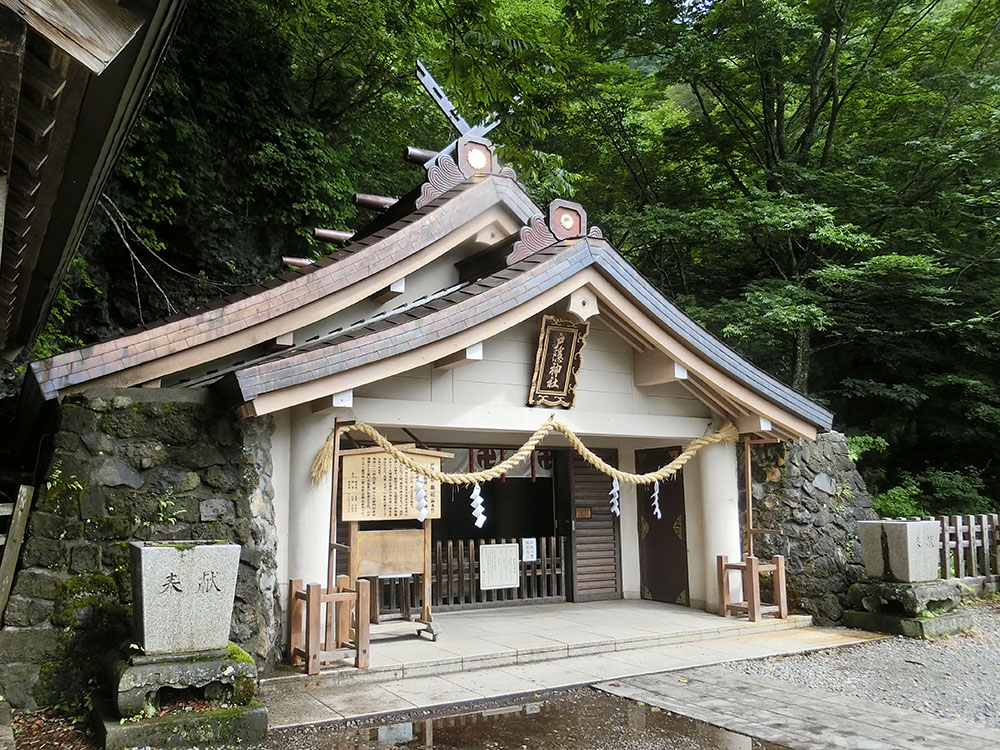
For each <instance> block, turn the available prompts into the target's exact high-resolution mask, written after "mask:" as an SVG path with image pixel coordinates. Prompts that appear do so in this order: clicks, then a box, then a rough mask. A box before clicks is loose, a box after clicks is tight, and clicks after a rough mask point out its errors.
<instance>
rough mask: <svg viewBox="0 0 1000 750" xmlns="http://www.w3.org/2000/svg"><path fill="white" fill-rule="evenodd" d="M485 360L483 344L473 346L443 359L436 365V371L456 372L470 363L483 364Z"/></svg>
mask: <svg viewBox="0 0 1000 750" xmlns="http://www.w3.org/2000/svg"><path fill="white" fill-rule="evenodd" d="M482 359H483V344H482V342H479V343H478V344H473V345H472V346H467V347H465V349H462V350H460V351H457V352H455V353H454V354H449V355H448V356H447V357H442V358H441V359H439V360H438V361H437V362H435V363H434V369H435V370H454V369H455V368H456V367H461V366H462V365H467V364H469V362H481V361H482Z"/></svg>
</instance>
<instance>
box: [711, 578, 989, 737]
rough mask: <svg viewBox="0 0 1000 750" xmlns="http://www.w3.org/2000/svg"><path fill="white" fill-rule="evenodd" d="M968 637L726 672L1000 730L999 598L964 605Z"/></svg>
mask: <svg viewBox="0 0 1000 750" xmlns="http://www.w3.org/2000/svg"><path fill="white" fill-rule="evenodd" d="M962 606H963V608H964V610H965V611H968V612H972V613H973V616H974V619H975V625H974V626H973V629H972V630H971V631H969V632H968V633H964V634H961V635H955V636H951V637H945V638H940V639H938V640H935V641H923V640H916V639H912V638H904V637H902V636H897V637H893V638H889V639H886V640H882V641H874V642H872V643H866V644H864V645H861V646H850V647H846V648H838V649H830V650H828V651H820V652H814V653H810V654H798V655H795V656H784V657H775V658H771V659H761V660H757V661H742V662H730V663H728V664H724V665H722V666H724V667H726V668H728V669H735V670H738V671H741V672H744V673H745V674H748V675H762V676H765V677H772V678H775V679H779V680H786V681H789V682H796V683H799V684H802V685H806V686H808V687H812V688H819V689H822V690H830V691H832V692H836V693H842V694H844V695H851V696H855V697H857V698H863V699H865V700H869V701H874V702H876V703H888V704H889V705H892V706H898V707H900V708H909V709H913V710H916V711H922V712H924V713H927V714H933V715H935V716H941V717H944V718H948V719H958V720H960V721H966V722H971V723H975V724H980V725H982V726H987V727H994V728H1000V702H998V696H1000V598H997V597H994V598H992V599H990V600H986V601H975V602H969V603H967V604H963V605H962Z"/></svg>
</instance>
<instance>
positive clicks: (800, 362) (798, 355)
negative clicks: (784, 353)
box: [792, 323, 812, 393]
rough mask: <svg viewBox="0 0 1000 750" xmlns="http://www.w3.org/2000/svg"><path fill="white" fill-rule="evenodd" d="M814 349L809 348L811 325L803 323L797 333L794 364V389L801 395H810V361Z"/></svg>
mask: <svg viewBox="0 0 1000 750" xmlns="http://www.w3.org/2000/svg"><path fill="white" fill-rule="evenodd" d="M811 355H812V349H811V348H810V346H809V325H808V324H807V323H802V324H801V325H800V326H799V330H798V331H796V332H795V356H794V360H793V362H792V388H794V389H795V390H797V391H798V392H799V393H808V386H809V359H810V356H811Z"/></svg>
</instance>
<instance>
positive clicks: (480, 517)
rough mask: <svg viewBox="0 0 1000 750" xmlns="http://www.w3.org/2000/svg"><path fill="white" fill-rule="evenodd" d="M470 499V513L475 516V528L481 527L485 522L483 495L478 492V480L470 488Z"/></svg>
mask: <svg viewBox="0 0 1000 750" xmlns="http://www.w3.org/2000/svg"><path fill="white" fill-rule="evenodd" d="M469 498H470V499H471V500H472V503H470V504H471V505H472V515H473V516H475V518H476V528H477V529H481V528H483V524H484V523H486V512H485V511H484V510H483V497H482V495H480V494H479V482H476V485H475V486H474V487H473V488H472V494H471V495H469Z"/></svg>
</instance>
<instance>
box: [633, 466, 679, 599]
mask: <svg viewBox="0 0 1000 750" xmlns="http://www.w3.org/2000/svg"><path fill="white" fill-rule="evenodd" d="M679 454H680V448H653V449H650V450H643V451H636V452H635V466H636V473H637V474H645V473H647V472H651V471H656V470H657V469H658V468H660V467H661V466H663V465H664V464H667V463H669V462H670V461H672V460H673V459H674V458H676V457H677V456H678V455H679ZM652 499H653V485H651V484H650V485H639V486H637V487H636V501H637V502H638V506H639V513H638V518H639V521H638V523H639V582H640V592H641V596H642V598H643V599H652V600H653V601H657V602H667V603H669V604H687V605H690V597H689V594H688V580H687V543H686V535H687V529H686V527H685V521H684V475H683V472H682V471H681V472H678V473H677V474H675V475H674V478H672V479H669V480H667V481H664V482H660V494H659V504H660V512H661V514H662V517H661V518H656V516H655V515H654V513H653V506H652Z"/></svg>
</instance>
